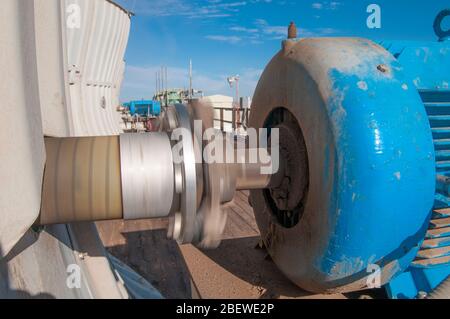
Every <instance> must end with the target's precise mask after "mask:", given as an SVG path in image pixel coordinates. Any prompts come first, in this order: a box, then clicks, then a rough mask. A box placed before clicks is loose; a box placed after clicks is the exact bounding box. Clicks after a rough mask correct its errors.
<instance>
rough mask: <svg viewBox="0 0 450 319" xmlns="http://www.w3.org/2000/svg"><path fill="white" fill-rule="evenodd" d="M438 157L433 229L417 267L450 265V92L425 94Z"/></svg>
mask: <svg viewBox="0 0 450 319" xmlns="http://www.w3.org/2000/svg"><path fill="white" fill-rule="evenodd" d="M420 95H421V97H422V100H423V102H424V105H425V108H426V111H427V114H428V118H429V120H430V125H431V131H432V134H433V143H434V148H435V154H436V173H437V179H436V195H435V204H434V208H433V214H432V216H431V221H430V225H429V228H428V231H427V234H426V237H425V240H424V241H423V244H422V247H421V248H420V250H419V252H418V254H417V257H416V259H415V261H414V265H417V266H421V267H427V266H432V265H441V264H446V263H450V92H437V91H422V92H421V94H420Z"/></svg>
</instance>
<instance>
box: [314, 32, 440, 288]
mask: <svg viewBox="0 0 450 319" xmlns="http://www.w3.org/2000/svg"><path fill="white" fill-rule="evenodd" d="M349 44H350V43H349ZM371 46H372V45H371V44H370V43H368V42H367V43H366V42H365V41H359V42H358V43H355V45H354V46H353V47H349V48H348V49H347V50H348V51H347V53H346V52H342V53H335V54H336V55H342V56H344V55H345V54H348V55H350V56H351V55H352V54H356V57H357V58H358V55H365V57H361V62H362V63H361V64H360V65H359V64H357V63H356V64H353V63H354V62H350V64H353V67H346V66H345V61H344V60H343V59H341V61H340V64H339V65H337V66H336V67H335V68H331V69H330V70H329V73H328V76H329V78H330V81H331V84H332V90H331V94H330V96H329V99H328V106H327V108H328V113H329V118H330V121H331V125H332V127H333V131H334V143H335V148H336V156H335V158H334V161H335V164H334V169H335V173H334V174H333V178H334V185H333V187H334V189H333V195H334V196H336V198H335V200H334V201H332V206H331V207H329V211H330V216H329V217H330V221H331V225H334V226H333V229H332V233H333V237H332V238H331V240H330V242H329V244H328V248H327V255H326V256H325V257H326V258H324V259H322V260H321V265H320V268H321V269H322V270H323V271H324V272H326V273H328V274H329V279H334V281H338V282H339V280H340V279H341V278H342V277H345V276H348V275H350V274H354V273H355V272H356V274H354V275H353V277H355V278H357V277H358V276H361V275H363V274H367V273H368V272H370V264H376V265H378V266H380V267H381V268H382V277H383V279H382V280H383V281H384V280H389V279H390V278H391V277H392V276H394V275H395V274H396V273H398V272H401V270H402V269H406V268H407V267H408V265H409V263H410V262H411V261H412V259H414V256H415V255H416V253H417V251H418V249H419V246H420V244H421V242H422V239H423V237H424V234H425V232H426V229H427V227H428V221H429V218H428V217H429V212H430V209H431V207H432V202H433V193H434V174H435V170H434V153H433V146H432V140H431V134H430V126H429V123H428V121H427V116H426V113H425V110H424V108H423V105H422V104H421V102H420V97H419V95H418V93H417V91H416V90H415V89H414V85H413V83H412V81H411V80H410V77H408V76H407V75H406V74H405V72H404V69H403V67H402V66H401V65H400V64H399V63H398V61H396V60H395V59H394V58H393V57H392V56H390V55H389V54H388V53H387V52H382V49H381V48H380V49H379V50H378V49H377V48H376V47H373V48H372V47H371ZM366 50H373V52H372V53H371V54H369V53H368V52H367V51H366ZM352 51H353V52H352ZM350 52H352V53H350ZM347 63H348V62H347ZM411 194H421V195H420V196H411Z"/></svg>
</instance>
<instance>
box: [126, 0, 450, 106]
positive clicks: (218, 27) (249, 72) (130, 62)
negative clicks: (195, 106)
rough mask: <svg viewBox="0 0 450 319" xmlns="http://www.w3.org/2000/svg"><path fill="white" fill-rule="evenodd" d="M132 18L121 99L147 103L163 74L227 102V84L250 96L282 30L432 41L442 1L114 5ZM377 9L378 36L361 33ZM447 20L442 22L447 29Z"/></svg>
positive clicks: (231, 0) (232, 0)
mask: <svg viewBox="0 0 450 319" xmlns="http://www.w3.org/2000/svg"><path fill="white" fill-rule="evenodd" d="M117 2H119V3H120V4H121V5H123V6H124V7H126V8H127V9H130V10H132V11H133V12H134V13H135V14H136V16H134V17H133V18H132V26H131V33H130V38H129V43H128V48H127V52H126V62H127V68H126V72H125V80H124V83H123V87H122V94H121V99H122V100H123V101H126V100H130V99H141V98H151V97H152V95H153V93H154V90H155V72H156V71H157V70H159V68H160V66H161V65H165V66H167V67H168V77H169V86H170V87H187V86H188V83H189V81H188V65H189V59H190V58H192V60H193V65H194V86H195V88H197V89H203V90H204V91H205V93H206V94H207V95H211V94H226V95H230V96H232V95H233V90H232V89H231V88H230V87H229V85H228V83H227V82H226V78H227V76H230V75H235V74H239V75H240V77H241V81H240V87H241V93H242V94H241V95H247V96H251V95H252V94H253V91H254V88H255V86H256V84H257V81H258V79H259V76H260V74H261V72H262V70H263V69H264V67H265V65H266V64H267V62H268V61H269V60H270V58H271V57H272V56H273V55H274V54H275V53H276V52H277V51H278V50H279V49H280V45H281V40H282V39H283V38H285V37H286V33H287V25H288V24H289V22H290V21H294V22H295V23H296V24H297V27H298V29H299V35H300V37H317V36H358V37H366V38H369V39H373V40H382V39H383V40H419V41H434V40H435V39H436V36H435V35H434V32H433V28H432V24H433V20H434V18H435V16H436V14H437V13H438V12H439V11H440V10H442V9H444V8H446V7H450V2H449V1H448V0H427V1H424V0H371V1H365V0H336V1H321V0H297V1H292V0H242V1H241V0H228V1H227V0H119V1H117ZM371 3H376V4H378V5H380V7H381V10H382V11H381V13H382V15H381V18H382V27H381V29H369V28H368V27H367V25H366V20H367V17H368V15H369V14H368V13H366V8H367V6H368V5H369V4H371ZM448 20H450V19H449V18H447V20H446V21H445V24H446V26H450V23H449V21H448Z"/></svg>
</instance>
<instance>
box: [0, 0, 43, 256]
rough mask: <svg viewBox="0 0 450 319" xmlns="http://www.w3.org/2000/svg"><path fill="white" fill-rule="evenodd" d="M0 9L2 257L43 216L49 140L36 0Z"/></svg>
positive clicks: (15, 0)
mask: <svg viewBox="0 0 450 319" xmlns="http://www.w3.org/2000/svg"><path fill="white" fill-rule="evenodd" d="M1 6H2V8H1V10H0V39H1V41H0V43H1V47H0V52H1V53H0V70H1V72H0V77H2V79H1V81H0V82H1V85H0V96H1V114H2V119H4V120H3V121H2V125H1V126H0V163H1V165H0V180H1V184H0V194H1V195H0V198H1V200H0V256H3V255H5V254H6V253H7V252H8V251H9V250H10V249H11V248H12V247H13V246H14V245H15V244H16V242H17V241H18V240H19V239H20V238H21V237H22V235H23V234H24V233H25V232H26V231H27V230H28V229H29V228H30V227H31V225H32V224H33V223H34V221H35V220H36V218H37V217H38V215H39V210H40V203H41V187H42V175H43V171H44V161H45V155H44V153H45V152H44V139H43V130H42V120H41V110H40V95H39V85H38V82H39V80H38V74H37V61H36V39H35V25H34V23H35V17H34V2H33V1H29V0H2V3H1Z"/></svg>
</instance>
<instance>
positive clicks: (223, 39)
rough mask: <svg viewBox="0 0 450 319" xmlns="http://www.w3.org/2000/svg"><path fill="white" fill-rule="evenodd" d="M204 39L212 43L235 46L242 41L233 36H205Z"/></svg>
mask: <svg viewBox="0 0 450 319" xmlns="http://www.w3.org/2000/svg"><path fill="white" fill-rule="evenodd" d="M205 38H206V39H208V40H212V41H219V42H227V43H231V44H236V43H238V42H240V41H241V40H242V38H240V37H238V36H235V35H230V36H228V35H207V36H205Z"/></svg>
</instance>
